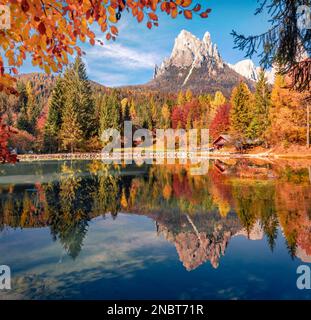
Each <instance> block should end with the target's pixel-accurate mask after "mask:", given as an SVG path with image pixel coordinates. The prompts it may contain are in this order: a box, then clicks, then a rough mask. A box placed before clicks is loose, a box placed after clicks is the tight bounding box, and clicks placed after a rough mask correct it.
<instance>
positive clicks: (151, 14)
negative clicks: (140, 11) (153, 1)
mask: <svg viewBox="0 0 311 320" xmlns="http://www.w3.org/2000/svg"><path fill="white" fill-rule="evenodd" d="M148 16H149V18H150V19H151V20H154V21H158V16H157V15H156V14H155V13H153V12H150V13H148Z"/></svg>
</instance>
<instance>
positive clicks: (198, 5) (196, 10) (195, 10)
mask: <svg viewBox="0 0 311 320" xmlns="http://www.w3.org/2000/svg"><path fill="white" fill-rule="evenodd" d="M200 10H201V5H200V4H199V3H198V4H197V5H196V6H195V7H194V8H193V11H194V12H198V11H200Z"/></svg>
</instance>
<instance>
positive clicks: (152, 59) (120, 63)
mask: <svg viewBox="0 0 311 320" xmlns="http://www.w3.org/2000/svg"><path fill="white" fill-rule="evenodd" d="M87 58H88V59H89V60H92V62H93V61H94V60H99V59H107V61H102V62H103V63H105V64H106V63H107V62H109V63H111V64H115V66H117V67H124V68H126V69H152V68H154V66H155V64H157V63H159V55H158V54H156V53H154V52H143V51H142V50H141V49H140V48H138V49H134V48H130V47H126V46H124V45H121V44H119V43H111V44H110V43H109V44H105V45H104V46H99V45H97V46H95V47H93V48H91V49H90V50H88V52H87Z"/></svg>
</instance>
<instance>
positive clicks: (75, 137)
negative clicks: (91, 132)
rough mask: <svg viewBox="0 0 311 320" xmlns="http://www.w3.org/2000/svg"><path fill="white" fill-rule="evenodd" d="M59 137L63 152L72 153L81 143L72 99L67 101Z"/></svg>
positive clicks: (80, 133)
mask: <svg viewBox="0 0 311 320" xmlns="http://www.w3.org/2000/svg"><path fill="white" fill-rule="evenodd" d="M60 137H61V140H62V146H63V148H64V150H67V151H71V152H74V151H75V150H76V148H77V147H79V146H80V145H81V143H82V141H83V132H82V129H81V126H80V122H79V120H78V113H77V110H76V107H75V101H74V97H72V98H71V99H67V100H66V103H65V106H64V110H63V118H62V126H61V132H60Z"/></svg>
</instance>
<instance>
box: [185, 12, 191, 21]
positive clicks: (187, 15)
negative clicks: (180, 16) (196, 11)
mask: <svg viewBox="0 0 311 320" xmlns="http://www.w3.org/2000/svg"><path fill="white" fill-rule="evenodd" d="M184 16H185V18H186V19H192V11H190V10H185V11H184Z"/></svg>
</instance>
